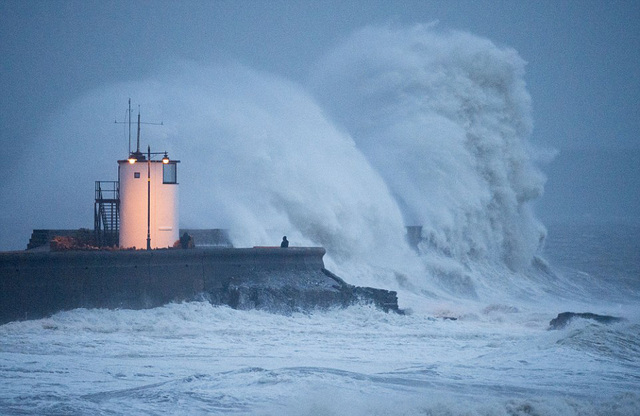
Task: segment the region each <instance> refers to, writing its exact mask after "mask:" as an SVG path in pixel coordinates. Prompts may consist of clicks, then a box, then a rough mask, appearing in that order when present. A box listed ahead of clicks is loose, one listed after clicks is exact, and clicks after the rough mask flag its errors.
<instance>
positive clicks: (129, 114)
mask: <svg viewBox="0 0 640 416" xmlns="http://www.w3.org/2000/svg"><path fill="white" fill-rule="evenodd" d="M114 123H115V124H125V123H127V124H129V149H128V150H129V154H130V155H131V154H132V153H131V98H129V110H128V120H127V121H118V120H116V121H114ZM141 124H151V125H154V126H164V123H163V122H160V123H146V122H142V121H140V106H138V135H137V138H136V151H135V152H134V153H135V154H141V153H140V125H141Z"/></svg>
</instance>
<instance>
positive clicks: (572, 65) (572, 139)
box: [0, 0, 640, 227]
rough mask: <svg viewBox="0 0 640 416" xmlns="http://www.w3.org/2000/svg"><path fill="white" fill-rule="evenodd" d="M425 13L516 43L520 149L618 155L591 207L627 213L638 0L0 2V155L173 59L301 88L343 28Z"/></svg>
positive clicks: (554, 194) (551, 206)
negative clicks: (524, 97) (525, 137)
mask: <svg viewBox="0 0 640 416" xmlns="http://www.w3.org/2000/svg"><path fill="white" fill-rule="evenodd" d="M432 21H438V22H439V23H438V24H439V25H440V26H441V27H443V28H446V29H457V30H463V31H468V32H471V33H473V34H475V35H479V36H482V37H486V38H488V39H490V40H492V41H493V42H495V43H496V44H498V45H503V46H510V47H513V48H514V49H516V50H517V51H518V53H519V54H520V56H521V57H522V58H523V59H524V60H526V61H527V62H528V65H527V75H526V77H525V79H526V82H527V85H528V89H529V92H530V93H531V96H532V98H533V109H534V122H535V128H534V132H533V137H532V141H533V143H534V144H538V145H542V146H545V147H551V148H555V149H558V150H560V152H561V155H562V154H563V153H564V154H572V153H573V152H575V151H580V152H585V151H586V152H587V153H590V154H593V153H594V152H596V153H598V152H602V151H603V150H606V151H607V153H606V155H613V156H611V157H612V158H613V159H614V160H615V158H618V157H625V158H627V159H625V162H624V163H626V165H625V164H622V166H626V167H625V169H626V170H623V171H619V169H618V171H617V172H616V173H615V175H614V176H612V177H611V181H610V183H607V185H606V186H614V187H618V188H619V187H621V186H622V187H624V188H625V189H623V192H624V193H625V195H626V196H625V198H623V199H622V200H621V202H620V204H621V205H620V204H618V205H615V204H616V203H615V202H612V201H611V200H608V201H602V204H605V205H602V206H600V207H599V208H598V210H599V211H598V210H596V211H594V212H592V213H591V214H593V215H599V214H598V213H599V212H601V211H602V212H610V211H611V209H609V208H607V205H606V204H613V205H612V207H613V208H612V209H614V210H616V209H619V211H620V212H621V213H625V212H626V213H627V214H628V213H629V208H632V209H635V211H634V212H632V214H635V215H637V214H638V212H639V211H638V208H637V205H640V204H636V202H638V196H637V195H638V194H639V193H640V189H639V188H638V184H639V182H640V180H639V179H638V176H640V172H639V168H638V166H639V165H640V160H638V155H639V154H640V106H639V103H638V100H639V97H640V2H638V1H611V2H610V1H573V2H567V1H378V0H367V1H345V0H337V1H333V0H323V1H291V0H289V1H273V0H270V1H186V2H175V1H144V2H143V1H109V2H104V1H24V0H23V1H11V0H0V56H1V57H2V59H1V61H0V62H1V64H0V65H1V66H2V71H0V90H1V91H2V94H0V125H1V126H2V129H1V130H0V143H1V144H2V149H3V153H5V155H14V156H18V155H22V156H25V155H24V151H25V149H28V146H29V145H33V144H34V143H31V141H32V140H33V137H34V136H35V133H36V132H37V131H38V129H39V128H41V126H42V123H43V120H45V119H46V118H47V117H51V116H52V114H53V113H54V112H55V110H57V109H59V108H61V107H64V106H65V105H66V104H68V103H69V102H70V101H71V100H73V99H74V98H77V97H78V96H79V95H81V94H83V93H84V92H86V91H89V90H91V89H94V88H97V87H99V86H101V85H105V84H109V83H113V82H118V81H127V80H135V79H139V78H142V77H144V76H145V75H147V74H149V73H150V72H152V71H154V70H155V69H157V68H158V67H159V66H162V65H164V64H165V63H166V62H167V61H170V60H173V59H176V58H182V59H190V60H194V61H204V62H217V61H238V62H240V63H242V64H245V65H247V66H249V67H252V68H255V69H259V70H264V71H267V72H272V73H275V74H277V75H280V76H283V77H285V78H288V79H290V80H293V81H295V82H299V83H301V84H304V83H305V81H306V79H307V76H308V73H309V71H310V70H311V69H312V67H313V65H314V64H315V63H316V62H317V61H318V59H319V58H320V57H321V56H323V54H325V53H327V52H328V51H329V50H330V49H331V48H332V47H333V46H335V45H336V44H337V43H338V42H339V41H341V40H342V39H344V38H345V37H347V36H348V35H349V34H350V33H352V32H353V31H354V30H357V29H359V28H361V27H363V26H366V25H368V24H381V23H391V24H394V23H395V24H411V23H425V22H432ZM124 98H126V97H124ZM124 98H123V99H124ZM123 104H124V101H123ZM108 116H109V118H111V116H112V115H108ZM629 158H631V159H629ZM634 158H635V159H634ZM587 159H588V158H587ZM561 161H562V156H560V157H559V158H558V160H557V161H556V162H554V163H556V164H557V163H560V162H561ZM634 161H635V162H634ZM9 163H12V162H9ZM605 165H606V164H605ZM10 166H11V165H10ZM555 171H557V172H556V175H557V177H561V176H562V175H564V176H565V177H568V178H571V175H570V172H569V173H567V172H565V171H563V170H562V167H561V166H560V167H558V166H551V167H550V168H549V169H547V172H549V173H550V172H555ZM5 172H6V171H5ZM589 172H590V171H589V169H585V173H584V174H587V175H588V174H589ZM591 173H593V172H591ZM604 174H605V176H606V175H607V174H608V173H606V172H604ZM598 176H602V175H600V174H599V175H598ZM2 180H3V179H0V181H2ZM577 180H579V181H583V182H584V181H587V184H586V187H587V188H589V189H587V190H586V191H585V192H591V193H592V195H591V196H593V198H592V199H593V201H592V202H590V203H593V204H596V205H597V204H599V203H600V202H599V199H598V198H597V195H598V193H599V191H598V190H593V189H590V187H589V180H588V179H584V178H577ZM604 182H606V181H604ZM601 185H602V184H601ZM565 186H566V187H569V188H570V186H569V185H568V184H566V183H564V182H563V183H558V182H557V181H555V182H554V178H553V177H550V179H549V183H548V186H547V195H548V196H547V202H546V205H545V202H544V199H543V203H542V204H541V205H542V207H541V211H542V212H543V213H544V215H545V216H547V217H551V216H554V215H555V213H556V212H558V211H560V210H562V209H564V208H567V207H569V206H571V204H569V202H568V200H565V199H566V198H567V196H566V192H564V191H563V189H564V187H565ZM594 186H595V185H594ZM602 186H604V185H602ZM609 193H611V189H608V190H607V194H609ZM576 201H579V198H578V199H575V198H573V199H572V201H571V203H572V204H573V203H575V205H577V206H581V204H580V202H576ZM590 201H591V200H590ZM594 201H595V202H594ZM563 214H566V212H565V213H563ZM584 214H585V215H589V212H585V213H584ZM559 215H560V214H559ZM54 226H55V225H53V224H52V227H54Z"/></svg>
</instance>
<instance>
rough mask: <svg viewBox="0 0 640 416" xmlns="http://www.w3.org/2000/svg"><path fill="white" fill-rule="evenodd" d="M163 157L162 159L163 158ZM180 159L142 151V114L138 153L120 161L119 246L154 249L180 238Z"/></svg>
mask: <svg viewBox="0 0 640 416" xmlns="http://www.w3.org/2000/svg"><path fill="white" fill-rule="evenodd" d="M160 155H162V158H160V157H161V156H160ZM154 157H155V158H156V160H154ZM179 162H180V161H178V160H171V159H169V156H168V155H167V152H155V153H154V152H151V148H150V147H147V152H146V153H142V152H140V114H138V140H137V148H136V151H135V152H132V153H131V154H130V155H129V158H128V159H125V160H119V161H118V182H119V187H120V230H119V240H120V242H119V245H120V247H123V248H130V247H135V248H137V249H144V248H146V249H147V250H151V249H153V248H167V247H172V246H173V244H174V243H175V242H176V240H178V239H179V238H180V230H179V223H178V163H179Z"/></svg>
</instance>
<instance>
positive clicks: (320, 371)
mask: <svg viewBox="0 0 640 416" xmlns="http://www.w3.org/2000/svg"><path fill="white" fill-rule="evenodd" d="M548 230H549V234H548V239H547V243H546V249H545V259H546V260H547V262H548V264H549V267H550V268H551V270H553V280H554V284H553V285H551V286H549V287H550V288H554V287H556V288H557V287H561V286H563V285H564V284H565V283H566V285H567V286H568V287H570V288H575V292H576V293H575V296H572V295H571V293H570V292H571V290H569V291H568V292H567V291H562V293H560V292H558V293H556V292H554V290H555V289H545V290H544V291H543V293H545V295H544V296H542V297H539V298H538V299H535V300H533V301H520V300H518V299H519V298H518V297H516V296H513V297H510V296H509V293H508V292H505V294H504V301H503V302H493V301H492V302H490V303H489V302H484V301H483V300H482V299H473V300H469V299H464V298H462V297H461V298H460V299H459V300H458V301H451V300H447V301H446V302H443V301H439V300H437V299H432V298H430V297H429V296H427V295H425V294H423V293H419V292H418V293H416V292H411V291H408V290H407V291H401V292H400V293H399V298H400V304H401V307H403V306H404V307H407V309H410V310H408V313H407V314H405V315H399V314H387V313H384V312H381V311H379V310H376V309H374V308H372V307H369V306H355V307H351V308H348V309H346V310H345V309H337V310H329V311H315V312H311V313H297V314H293V315H288V316H285V315H278V314H271V313H266V312H260V311H237V310H233V309H230V308H227V307H215V306H212V305H210V304H209V303H207V302H190V303H182V304H171V305H167V306H164V307H161V308H156V309H150V310H142V311H131V310H83V309H81V310H73V311H67V312H61V313H58V314H56V315H54V316H52V317H49V318H46V319H41V320H33V321H23V322H12V323H9V324H5V325H3V326H0V414H2V415H25V414H32V415H166V414H173V415H210V414H229V415H236V414H237V415H327V416H329V415H483V416H493V415H496V416H497V415H510V416H512V415H540V416H542V415H629V416H631V415H637V414H640V319H639V314H638V310H639V308H638V306H637V305H638V301H639V300H640V257H639V255H640V254H639V253H640V238H638V237H640V225H639V224H638V223H633V222H617V223H596V224H585V223H582V224H575V223H574V224H566V223H565V224H555V225H554V224H551V225H549V226H548ZM343 277H345V278H346V279H347V280H349V279H348V276H343ZM541 284H542V283H541ZM572 290H573V289H572ZM568 293H569V294H568ZM564 311H575V312H593V313H600V314H610V315H615V316H620V317H623V318H625V319H626V320H625V321H623V322H619V323H615V324H609V325H605V324H601V323H598V322H594V321H588V320H582V319H578V320H574V321H572V322H570V324H569V325H568V326H567V327H565V328H563V329H560V330H550V329H549V321H550V320H551V319H552V318H554V317H555V316H556V315H557V314H558V313H559V312H564ZM445 316H446V317H448V318H457V319H456V320H453V319H445V318H444V317H445Z"/></svg>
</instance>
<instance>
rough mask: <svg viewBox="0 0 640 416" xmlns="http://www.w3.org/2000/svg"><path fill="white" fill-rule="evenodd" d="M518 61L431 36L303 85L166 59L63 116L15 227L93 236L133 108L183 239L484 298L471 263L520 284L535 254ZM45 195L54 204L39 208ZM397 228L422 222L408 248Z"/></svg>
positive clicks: (354, 55) (400, 30) (536, 230)
mask: <svg viewBox="0 0 640 416" xmlns="http://www.w3.org/2000/svg"><path fill="white" fill-rule="evenodd" d="M524 65H525V64H524V61H523V60H522V59H521V58H520V57H519V56H518V54H517V52H515V51H514V50H512V49H509V48H502V47H498V46H496V45H494V44H493V43H492V42H490V41H488V40H486V39H482V38H478V37H476V36H473V35H470V34H467V33H461V32H447V31H441V30H436V29H434V28H432V27H430V26H428V25H417V26H412V27H389V26H382V27H367V28H365V29H362V30H360V31H358V32H355V33H354V34H353V35H352V36H350V37H349V38H347V39H346V40H345V41H344V42H343V43H342V44H340V45H338V46H337V47H336V48H335V49H334V50H333V51H331V52H330V53H328V54H327V55H326V56H325V57H324V58H323V59H322V60H321V61H320V62H319V63H318V65H317V66H316V68H317V70H315V71H313V72H312V73H311V74H309V82H308V83H307V85H300V84H296V83H294V82H291V81H289V80H287V79H283V78H281V77H278V76H276V75H273V74H269V73H264V72H260V71H257V70H254V69H251V68H248V67H245V66H242V65H240V64H235V63H228V62H227V63H219V64H201V63H194V62H189V61H173V62H170V63H167V65H166V66H165V67H164V68H163V69H162V70H159V71H158V72H157V73H155V74H154V75H152V76H150V77H148V78H146V79H141V80H137V81H133V82H127V83H118V84H113V85H107V86H105V87H103V88H100V89H98V90H94V91H92V92H90V93H88V94H86V95H84V96H83V97H80V98H79V99H77V100H76V101H75V102H74V103H73V104H72V105H70V106H69V107H68V108H65V109H63V110H61V111H60V112H59V113H58V114H56V115H55V116H54V117H53V118H52V119H51V121H50V122H49V123H48V126H47V127H46V128H45V129H44V130H43V131H42V137H41V138H40V139H41V140H38V142H39V143H42V144H41V145H40V146H39V147H38V148H37V149H33V151H34V152H35V154H36V155H38V156H39V157H37V158H33V159H31V163H26V164H25V165H23V166H24V170H25V172H28V171H34V170H42V171H43V172H46V175H45V176H46V178H47V180H46V181H42V178H41V177H40V176H30V177H28V175H25V176H22V177H20V176H16V177H19V178H20V179H19V180H20V182H21V183H22V184H24V183H25V178H26V182H27V183H28V185H27V186H28V187H29V189H31V190H32V192H30V193H28V194H25V193H20V192H15V193H13V198H16V199H17V201H15V202H16V203H18V204H20V205H22V206H25V207H27V206H29V207H32V208H31V209H33V213H32V215H31V216H30V218H28V220H29V222H30V223H29V224H24V227H25V228H26V229H28V228H29V227H31V228H76V227H88V228H89V227H90V224H92V222H91V220H92V216H91V215H92V210H91V206H92V199H91V198H92V194H91V192H92V190H93V181H95V180H116V175H117V170H116V163H115V162H116V160H118V159H124V158H125V157H126V155H127V151H128V131H127V126H126V125H121V124H115V123H113V120H114V119H118V120H124V118H125V115H126V111H125V107H126V101H127V98H128V97H132V99H133V102H134V103H140V105H141V107H140V111H141V112H142V118H143V121H145V120H146V121H149V122H157V121H163V122H164V126H162V127H158V126H146V125H145V126H143V130H142V137H141V146H142V147H143V149H146V146H147V145H148V144H149V145H151V148H152V151H165V150H167V151H169V155H170V156H171V157H173V158H177V159H179V160H181V164H180V165H179V173H178V174H179V176H178V180H179V182H180V187H181V189H180V194H181V201H180V213H181V214H180V215H181V226H182V227H185V228H186V227H189V228H227V229H229V230H230V232H231V237H232V240H233V243H234V245H235V246H239V247H241V246H253V245H265V244H266V245H273V244H276V243H277V242H278V241H279V240H280V238H281V236H282V235H287V236H288V237H289V240H290V241H291V242H292V244H294V245H299V246H323V247H325V248H326V249H327V258H326V261H327V262H328V264H329V266H331V267H332V268H333V269H336V271H337V272H339V273H343V274H345V275H348V276H349V278H350V279H353V280H355V283H359V284H371V285H377V286H380V285H385V286H389V287H392V288H399V287H402V286H403V285H404V287H409V288H411V289H412V290H417V291H428V292H433V291H436V292H437V291H440V290H444V291H445V292H446V291H449V292H451V291H453V292H455V293H456V294H459V293H458V292H461V293H463V294H466V295H470V296H477V295H478V293H481V292H482V290H483V289H482V288H483V287H484V286H487V287H488V286H491V285H488V284H487V283H486V282H483V279H484V278H483V277H482V275H483V273H482V270H483V269H482V268H479V267H474V268H471V267H470V265H471V264H474V265H484V266H488V267H495V268H498V269H499V270H500V271H501V273H505V274H506V275H511V274H513V273H521V272H526V270H528V269H529V268H531V265H532V262H533V261H534V259H535V258H536V256H538V255H539V254H540V249H541V245H542V243H543V241H544V236H545V230H544V227H543V226H542V225H541V224H540V223H539V221H537V220H536V218H535V215H534V213H533V212H532V207H531V202H532V201H534V200H535V199H536V198H538V197H539V196H540V195H541V194H542V191H543V183H544V177H543V175H542V174H541V172H540V171H539V170H538V169H537V168H536V166H535V164H534V162H533V160H532V149H531V146H530V144H529V142H528V138H529V136H530V134H531V130H532V119H531V99H530V97H529V94H528V93H527V90H526V86H525V83H524V81H523V76H524ZM134 136H135V129H134ZM134 139H135V137H134ZM134 145H135V140H134ZM32 154H33V152H32ZM48 155H55V156H56V157H55V159H52V158H49V157H47V156H48ZM60 164H62V165H64V166H65V168H64V169H58V168H56V166H60ZM70 172H71V173H70ZM15 186H16V187H17V185H15ZM42 195H51V196H53V195H56V200H55V203H53V201H52V203H50V204H48V207H47V209H40V208H39V207H41V204H38V203H37V201H40V200H42ZM29 198H31V200H28V199H29ZM407 225H412V226H413V225H418V226H422V227H423V229H422V241H421V242H420V244H419V247H418V250H417V251H416V250H414V249H412V248H411V247H409V245H408V244H407V242H406V239H405V226H407ZM443 281H446V282H447V283H446V284H445V285H443V284H442V282H443ZM518 284H519V283H518ZM478 291H480V292H478Z"/></svg>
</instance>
